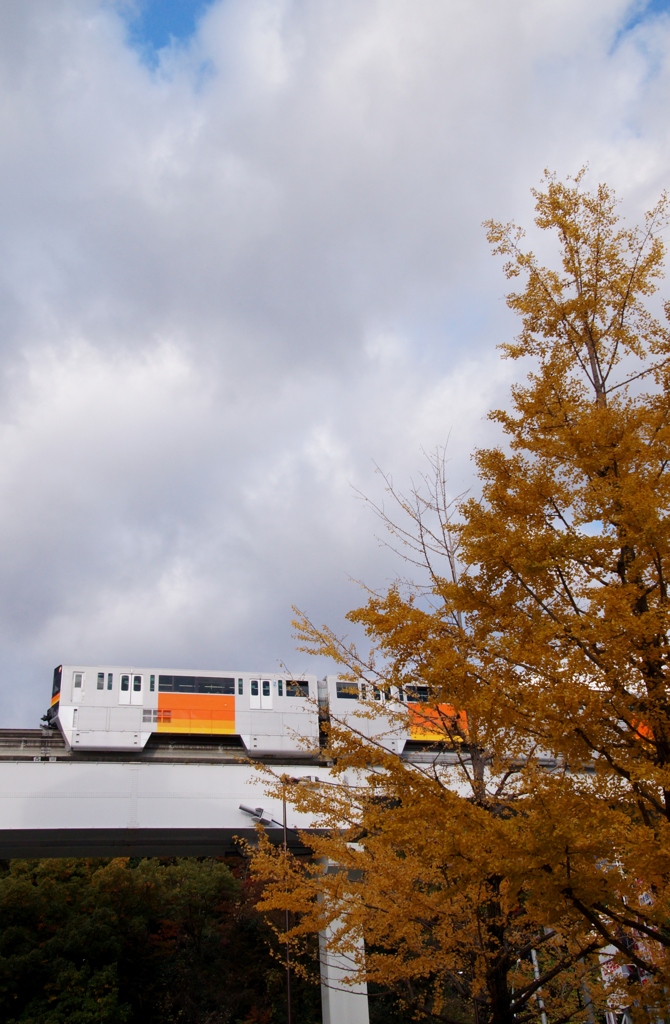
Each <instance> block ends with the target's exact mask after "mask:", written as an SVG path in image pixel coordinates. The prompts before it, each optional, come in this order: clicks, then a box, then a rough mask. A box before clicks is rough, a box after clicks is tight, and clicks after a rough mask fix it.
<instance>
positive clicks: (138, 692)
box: [130, 676, 143, 704]
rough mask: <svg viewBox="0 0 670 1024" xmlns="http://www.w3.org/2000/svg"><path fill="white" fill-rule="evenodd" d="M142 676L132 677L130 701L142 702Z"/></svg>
mask: <svg viewBox="0 0 670 1024" xmlns="http://www.w3.org/2000/svg"><path fill="white" fill-rule="evenodd" d="M142 683H143V680H142V676H133V677H132V688H131V690H130V703H131V704H141V703H142Z"/></svg>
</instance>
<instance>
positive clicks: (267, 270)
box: [0, 0, 670, 724]
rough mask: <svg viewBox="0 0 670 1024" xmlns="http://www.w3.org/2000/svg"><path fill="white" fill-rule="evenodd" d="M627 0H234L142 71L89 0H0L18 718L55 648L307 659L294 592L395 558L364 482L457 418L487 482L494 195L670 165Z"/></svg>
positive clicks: (618, 178)
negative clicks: (487, 232) (585, 172)
mask: <svg viewBox="0 0 670 1024" xmlns="http://www.w3.org/2000/svg"><path fill="white" fill-rule="evenodd" d="M629 6H630V5H628V4H627V3H626V2H624V0H592V2H591V3H590V4H588V5H584V4H583V3H581V2H578V0H560V2H559V0H540V2H538V0H507V2H504V3H500V2H499V0H477V2H476V3H473V2H472V0H449V2H446V3H445V2H443V0H415V2H414V3H412V4H407V3H406V2H405V0H385V2H384V3H380V2H378V0H338V2H337V3H335V2H331V0H310V2H309V3H305V2H304V0H269V2H268V0H262V2H261V0H223V2H222V0H219V2H217V3H214V4H213V5H212V7H211V8H210V9H209V11H208V12H207V13H206V15H205V16H204V17H203V19H202V21H201V22H200V25H199V30H198V34H197V35H196V37H195V38H194V39H192V40H191V41H190V43H189V44H188V45H187V46H183V45H180V46H176V47H174V48H173V49H172V50H166V51H162V53H161V63H160V65H159V66H158V68H157V69H156V70H155V71H151V70H149V69H148V68H147V67H145V66H144V65H143V64H142V63H141V60H140V58H139V56H138V55H137V54H136V53H134V52H133V51H132V50H131V49H129V47H128V45H127V42H126V36H125V31H124V26H123V23H122V21H121V18H120V16H119V14H118V13H117V12H115V10H114V9H113V7H112V6H109V5H108V4H105V3H103V2H102V0H100V2H98V0H57V2H55V3H54V2H53V0H24V2H23V3H22V4H12V5H5V6H4V7H3V8H2V9H0V227H1V228H2V232H1V235H0V237H1V238H2V243H1V244H0V338H1V339H2V346H1V349H0V382H1V383H0V441H1V442H2V444H1V446H0V551H1V552H2V565H3V573H2V574H1V575H0V685H2V686H3V699H4V702H5V704H4V707H5V711H4V712H3V723H4V724H12V723H14V724H19V723H23V724H30V723H31V722H34V721H35V720H36V718H37V715H38V712H40V711H41V708H42V707H43V705H44V704H45V701H46V695H47V691H48V675H49V670H50V668H51V667H52V665H53V664H55V663H56V662H58V661H60V660H62V659H77V658H84V659H89V660H91V661H96V660H97V659H113V660H119V661H123V660H126V659H134V660H135V661H137V662H151V663H157V662H158V663H160V662H163V663H166V662H171V663H174V664H180V665H184V666H186V665H193V666H198V665H202V666H205V665H213V666H216V665H218V666H222V667H223V666H224V665H228V666H229V667H231V668H232V667H235V666H240V667H241V666H249V667H251V666H253V665H259V662H260V663H261V664H263V665H266V666H272V665H273V664H275V663H276V662H277V660H278V659H282V660H284V661H286V662H288V663H289V664H293V665H296V666H297V667H300V668H302V667H305V659H304V657H303V656H302V655H296V654H295V653H294V651H293V642H292V640H291V637H290V628H289V625H288V623H289V619H290V605H291V604H292V603H296V604H298V605H300V606H301V607H303V608H305V609H306V610H308V611H309V612H311V613H312V614H313V616H314V618H315V619H317V620H319V621H324V620H327V621H330V622H332V623H333V624H335V625H337V624H338V623H339V622H341V621H342V615H343V613H344V611H346V610H347V608H349V607H350V606H351V605H352V604H354V603H356V601H357V600H358V599H359V595H358V592H357V591H356V589H355V587H353V586H352V585H351V584H350V583H349V582H348V577H349V576H353V577H356V578H359V579H365V580H368V581H369V582H370V583H371V584H372V585H381V584H383V582H384V580H385V579H387V578H388V577H389V576H390V575H392V574H393V572H394V571H395V564H394V562H393V560H392V558H391V557H390V555H389V554H388V553H387V552H385V551H384V550H383V549H380V548H379V547H378V545H377V544H376V542H375V540H374V536H373V535H374V533H375V531H378V526H377V524H375V523H374V522H373V521H372V520H371V518H370V516H369V515H368V514H367V512H366V510H365V509H364V508H363V507H362V506H361V503H360V502H357V501H356V500H355V497H354V494H353V491H352V489H351V487H350V484H353V485H355V486H356V487H359V488H360V489H361V490H363V491H364V492H368V493H372V494H375V493H378V488H379V486H380V483H379V478H377V477H375V475H374V472H373V460H374V461H376V462H378V463H379V464H381V465H382V466H383V467H384V468H385V469H388V470H390V471H392V472H393V474H394V478H395V480H396V481H402V480H403V479H404V480H409V477H410V476H411V475H412V474H413V473H415V472H416V470H417V468H418V467H420V462H421V454H420V452H421V449H422V448H425V449H431V448H432V447H433V446H434V445H435V444H438V443H442V442H444V441H445V440H446V438H447V436H448V435H449V434H451V442H450V444H451V448H450V450H451V452H452V454H453V456H454V462H453V465H452V470H453V474H452V479H453V482H454V490H455V491H459V490H462V489H463V488H464V487H466V486H468V484H469V483H471V463H470V461H469V452H470V450H471V449H472V447H473V446H474V445H475V444H481V443H484V442H485V440H486V439H487V438H490V437H492V436H494V431H493V428H492V427H491V425H490V424H488V423H487V422H486V420H485V414H486V411H487V409H488V408H489V407H490V406H491V405H492V404H495V403H498V402H500V401H504V395H505V390H506V387H507V385H508V382H509V380H510V379H511V374H513V372H514V371H515V368H514V367H513V366H510V365H509V364H501V363H500V361H499V358H498V355H497V353H496V351H495V343H496V342H497V341H500V340H503V339H504V338H507V337H509V336H510V334H512V333H513V332H514V330H515V324H514V321H513V319H512V318H511V316H510V314H509V312H508V311H507V310H506V308H505V305H504V301H503V300H502V296H503V295H504V292H505V282H504V280H503V278H502V275H501V273H500V267H499V266H498V265H497V264H496V262H495V261H494V260H492V259H491V258H490V256H489V254H488V252H487V249H486V244H485V240H484V236H483V232H482V230H481V227H480V223H481V221H482V220H483V219H484V218H486V217H489V216H494V217H498V218H500V219H506V218H509V217H516V218H517V219H519V220H522V221H524V222H526V223H528V222H529V221H530V219H531V212H532V205H531V199H530V195H529V188H530V186H532V185H536V184H537V183H538V181H539V179H540V176H541V173H542V170H543V168H544V167H545V166H549V167H552V168H555V169H556V170H557V171H558V173H559V174H561V175H563V174H566V173H571V172H574V171H575V170H577V169H578V167H579V166H580V165H581V164H582V163H583V162H584V161H587V160H588V161H590V168H591V170H590V176H591V179H592V180H598V179H599V178H602V177H604V178H606V179H607V180H608V181H609V182H610V183H611V184H613V185H614V186H615V187H618V188H620V189H621V190H622V192H624V193H625V199H626V201H625V206H624V208H625V210H626V212H628V213H629V214H630V215H631V216H632V217H638V216H639V215H640V212H641V210H642V209H643V208H644V207H645V206H647V205H649V204H650V203H651V202H653V200H654V198H655V197H656V196H657V194H658V192H659V191H660V189H661V188H662V187H663V186H664V185H665V184H666V183H667V180H668V170H669V167H670V153H669V146H668V141H669V139H668V125H667V95H668V75H669V73H670V64H669V61H668V54H669V51H670V29H669V23H668V19H667V18H665V19H664V18H660V19H653V20H649V19H648V20H646V21H645V22H643V23H641V24H639V25H638V26H636V27H635V28H634V29H633V30H632V31H631V32H628V33H626V34H624V35H623V36H622V37H621V38H618V33H619V31H620V29H621V26H622V25H623V24H624V21H625V18H626V14H627V11H628V9H629ZM533 241H534V244H535V240H533ZM540 244H542V243H540ZM3 666H4V669H3Z"/></svg>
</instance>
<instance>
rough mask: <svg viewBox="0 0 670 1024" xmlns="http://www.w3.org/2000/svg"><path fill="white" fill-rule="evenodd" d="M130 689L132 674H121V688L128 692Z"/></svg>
mask: <svg viewBox="0 0 670 1024" xmlns="http://www.w3.org/2000/svg"><path fill="white" fill-rule="evenodd" d="M129 689H130V676H121V690H122V691H123V693H127V692H128V690H129Z"/></svg>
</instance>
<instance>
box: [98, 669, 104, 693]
mask: <svg viewBox="0 0 670 1024" xmlns="http://www.w3.org/2000/svg"><path fill="white" fill-rule="evenodd" d="M104 688H105V673H104V672H98V689H99V690H104Z"/></svg>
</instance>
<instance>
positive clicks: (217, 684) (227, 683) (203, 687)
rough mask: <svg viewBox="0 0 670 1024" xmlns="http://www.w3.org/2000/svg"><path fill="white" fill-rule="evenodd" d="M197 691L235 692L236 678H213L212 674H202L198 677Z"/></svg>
mask: <svg viewBox="0 0 670 1024" xmlns="http://www.w3.org/2000/svg"><path fill="white" fill-rule="evenodd" d="M196 692H197V693H228V694H234V693H235V680H234V679H225V678H220V677H219V678H218V679H217V678H213V677H212V676H201V677H199V678H198V679H196Z"/></svg>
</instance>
